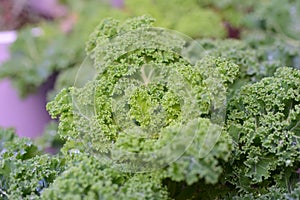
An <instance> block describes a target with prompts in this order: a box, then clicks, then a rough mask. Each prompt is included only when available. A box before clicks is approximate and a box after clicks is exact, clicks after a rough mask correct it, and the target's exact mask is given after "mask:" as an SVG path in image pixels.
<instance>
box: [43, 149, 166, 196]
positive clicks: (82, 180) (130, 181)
mask: <svg viewBox="0 0 300 200" xmlns="http://www.w3.org/2000/svg"><path fill="white" fill-rule="evenodd" d="M162 177H163V176H162V174H160V173H148V174H127V173H122V172H120V171H118V170H116V169H113V168H112V167H111V163H106V162H102V161H101V160H99V159H97V158H95V157H94V156H87V155H84V154H81V153H79V154H75V155H74V156H73V158H72V159H71V160H69V161H68V164H67V167H66V170H65V171H64V172H63V173H62V174H61V176H59V177H58V178H57V179H56V180H55V181H54V183H53V184H52V185H51V186H50V187H49V188H47V189H45V191H44V192H43V193H42V199H111V200H113V199H124V200H125V199H153V200H154V199H169V198H168V192H167V191H166V188H165V187H164V186H163V185H162V184H161V178H162Z"/></svg>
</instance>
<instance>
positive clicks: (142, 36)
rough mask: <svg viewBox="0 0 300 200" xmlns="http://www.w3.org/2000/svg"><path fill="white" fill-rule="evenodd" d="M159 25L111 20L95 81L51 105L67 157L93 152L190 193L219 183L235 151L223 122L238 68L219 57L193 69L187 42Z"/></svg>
mask: <svg viewBox="0 0 300 200" xmlns="http://www.w3.org/2000/svg"><path fill="white" fill-rule="evenodd" d="M153 21H154V20H153V19H152V18H149V17H146V16H143V17H137V18H133V19H130V20H127V21H126V22H124V23H119V21H116V20H113V19H106V20H104V21H102V23H101V24H100V25H99V26H98V27H97V28H96V30H95V31H94V32H93V33H92V35H91V36H90V39H89V41H88V42H87V53H88V55H89V57H90V58H91V59H92V61H93V67H94V72H93V73H94V75H95V77H94V79H92V80H90V81H88V82H87V83H86V84H85V85H83V86H82V87H76V85H75V86H74V87H71V88H69V89H64V90H62V91H61V93H59V94H58V95H57V97H56V98H55V100H54V101H52V102H50V103H48V105H47V109H48V111H49V113H50V114H51V115H52V117H60V119H59V121H60V123H59V129H58V132H59V134H60V135H61V136H62V137H63V138H65V139H66V140H67V142H66V144H65V146H64V148H63V150H62V151H63V152H64V153H65V154H68V153H70V152H74V151H75V152H86V153H88V154H90V155H91V156H94V157H96V158H97V159H99V160H101V162H109V163H111V164H110V167H111V168H113V169H117V170H119V173H135V172H139V171H143V172H145V173H146V174H147V173H152V172H153V171H156V170H159V171H162V174H165V175H164V178H169V179H170V180H171V181H175V182H180V181H184V182H186V184H188V185H191V184H193V183H195V182H197V181H200V180H201V181H202V182H203V183H216V182H217V181H218V177H219V175H220V174H221V173H222V168H221V166H220V162H222V161H226V160H227V159H228V156H229V154H230V150H231V143H230V139H229V137H228V134H227V132H226V131H225V130H223V124H222V122H218V120H221V121H222V116H223V114H224V113H222V110H224V100H225V99H224V97H225V98H226V95H224V93H226V88H227V84H229V83H231V82H233V80H234V79H235V78H236V76H237V74H238V66H237V65H235V64H233V63H231V62H228V61H227V60H224V59H221V58H213V57H206V58H205V59H203V60H202V61H201V62H200V61H199V62H189V60H188V58H187V57H185V56H183V55H181V52H182V51H183V48H184V47H185V45H186V41H184V39H183V38H181V37H180V36H178V35H176V34H173V32H169V31H166V30H164V29H159V28H153V27H152V23H153ZM81 70H84V68H83V69H81ZM219 97H220V98H219ZM153 178H155V176H153ZM159 179H160V180H161V181H162V180H163V178H162V177H160V178H159ZM140 184H142V183H140Z"/></svg>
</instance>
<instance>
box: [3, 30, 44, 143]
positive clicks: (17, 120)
mask: <svg viewBox="0 0 300 200" xmlns="http://www.w3.org/2000/svg"><path fill="white" fill-rule="evenodd" d="M1 34H2V35H1ZM15 36H16V33H15V32H13V31H10V32H6V34H3V32H2V33H0V37H1V41H0V67H1V64H2V63H3V62H4V61H5V60H7V59H9V45H10V43H11V42H13V40H14V37H15ZM46 91H47V88H46V87H45V86H44V87H41V88H40V90H39V91H38V92H37V93H36V94H33V95H30V96H29V97H27V98H26V99H20V98H19V96H18V92H17V91H16V89H15V88H14V87H13V86H12V85H11V82H10V81H9V80H8V79H4V80H0V126H2V127H13V128H15V129H16V132H17V134H18V135H19V136H21V137H24V136H27V137H32V138H33V137H36V136H38V135H41V134H42V132H43V130H44V128H45V125H46V124H47V122H48V121H49V120H50V117H49V115H48V114H47V112H46V110H45V105H46Z"/></svg>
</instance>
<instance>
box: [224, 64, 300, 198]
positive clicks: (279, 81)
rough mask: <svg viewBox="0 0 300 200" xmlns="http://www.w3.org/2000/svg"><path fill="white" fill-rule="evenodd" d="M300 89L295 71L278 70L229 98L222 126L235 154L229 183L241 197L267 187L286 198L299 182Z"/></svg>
mask: <svg viewBox="0 0 300 200" xmlns="http://www.w3.org/2000/svg"><path fill="white" fill-rule="evenodd" d="M299 88H300V71H299V70H296V69H293V68H287V67H282V68H278V69H277V71H276V73H275V75H274V77H268V78H264V79H262V80H261V81H259V82H257V83H255V84H252V85H251V84H249V85H246V86H244V87H243V88H242V89H241V91H240V93H239V94H238V95H237V96H236V97H234V98H233V99H232V100H231V102H230V104H229V107H228V119H227V125H228V132H229V134H230V135H231V136H232V138H233V143H234V151H233V157H232V161H231V162H232V163H231V165H230V167H229V168H228V177H229V178H228V181H229V182H230V183H231V184H233V185H234V186H235V187H236V189H238V191H239V192H240V193H241V194H246V193H252V194H251V195H253V196H254V197H259V196H260V195H263V194H266V193H268V192H269V190H270V189H269V188H276V190H278V191H280V192H281V193H287V194H288V193H290V192H291V191H292V190H293V189H294V187H296V186H295V184H296V183H297V182H299V177H298V176H299V175H297V173H296V172H297V170H298V169H299V166H300V163H299V161H300V137H299V136H300V93H299V91H300V90H299ZM230 171H231V172H230ZM239 192H238V194H239ZM271 193H272V192H270V193H269V195H271Z"/></svg>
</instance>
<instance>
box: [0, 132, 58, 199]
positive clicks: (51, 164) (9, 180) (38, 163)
mask: <svg viewBox="0 0 300 200" xmlns="http://www.w3.org/2000/svg"><path fill="white" fill-rule="evenodd" d="M0 139H1V143H0V158H1V159H0V197H2V198H4V199H20V198H22V199H38V198H39V196H40V194H41V193H42V191H43V190H44V188H46V187H48V186H49V185H50V184H51V183H52V182H53V180H54V179H55V178H56V177H57V176H58V175H59V173H60V172H61V171H62V170H63V165H64V159H63V158H59V157H56V156H54V157H51V156H48V155H41V152H39V151H38V150H37V147H36V146H34V145H33V143H32V141H30V140H29V139H27V138H21V139H20V138H18V137H17V136H14V133H13V131H12V130H3V129H1V130H0ZM3 140H4V142H3Z"/></svg>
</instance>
